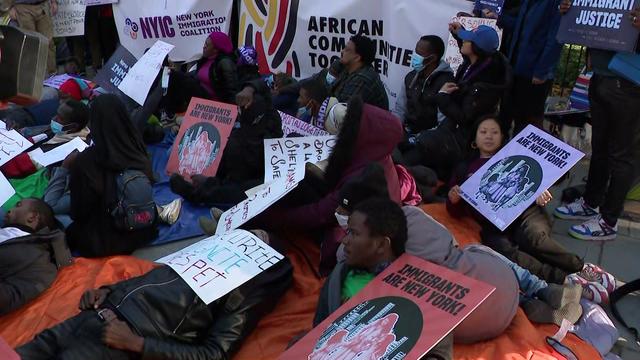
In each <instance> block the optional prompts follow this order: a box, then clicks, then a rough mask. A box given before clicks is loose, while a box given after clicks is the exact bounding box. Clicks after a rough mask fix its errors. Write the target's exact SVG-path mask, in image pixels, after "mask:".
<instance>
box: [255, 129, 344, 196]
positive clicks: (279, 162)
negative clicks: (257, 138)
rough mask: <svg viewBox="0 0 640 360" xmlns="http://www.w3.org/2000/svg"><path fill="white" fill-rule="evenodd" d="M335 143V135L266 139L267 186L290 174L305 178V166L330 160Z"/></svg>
mask: <svg viewBox="0 0 640 360" xmlns="http://www.w3.org/2000/svg"><path fill="white" fill-rule="evenodd" d="M335 143H336V138H335V136H333V135H329V136H307V137H297V138H284V139H265V140H264V165H265V169H264V182H265V184H266V183H269V182H271V181H273V180H275V179H279V178H281V177H283V176H285V175H290V174H295V177H296V178H298V179H302V178H304V170H305V164H306V163H308V162H310V163H317V162H319V161H322V160H326V159H328V158H329V155H330V154H331V151H333V147H334V146H335Z"/></svg>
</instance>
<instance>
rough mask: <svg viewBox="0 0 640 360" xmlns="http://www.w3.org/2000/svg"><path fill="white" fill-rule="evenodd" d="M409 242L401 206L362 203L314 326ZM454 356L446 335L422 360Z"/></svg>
mask: <svg viewBox="0 0 640 360" xmlns="http://www.w3.org/2000/svg"><path fill="white" fill-rule="evenodd" d="M406 242H407V221H406V220H405V218H404V214H403V213H402V210H401V209H400V207H399V206H398V205H397V204H396V203H394V202H393V201H391V200H389V199H371V200H367V201H364V202H362V203H361V204H359V205H358V206H357V207H356V208H355V209H354V210H353V213H352V214H351V216H350V217H349V225H348V229H347V236H345V238H344V239H343V240H342V243H343V244H344V250H345V251H344V252H345V255H346V258H345V260H344V261H342V262H339V263H338V265H336V267H335V268H334V269H333V271H332V272H331V275H329V277H328V278H327V280H326V282H325V283H324V286H323V287H322V290H321V292H320V299H319V301H318V308H317V310H316V315H315V319H314V320H313V326H317V325H318V324H320V323H321V322H322V321H323V320H324V319H326V318H327V317H328V316H329V315H330V314H331V313H332V312H334V311H335V310H337V308H338V307H339V306H340V305H342V304H343V303H344V302H346V301H347V300H349V299H351V298H352V297H353V296H356V294H357V293H358V292H359V291H360V290H362V289H363V288H364V287H365V286H366V285H367V284H368V283H369V282H370V281H371V280H373V279H374V278H375V277H376V276H377V275H378V274H380V273H381V272H382V271H384V270H385V269H386V268H387V267H388V266H389V265H390V264H391V263H392V262H393V261H394V260H395V259H396V258H397V257H399V256H400V255H402V254H403V253H404V250H405V248H404V247H405V243H406ZM452 356H453V342H452V336H451V335H449V336H447V337H446V338H445V339H444V340H442V341H441V342H440V343H439V344H438V345H436V347H435V348H433V349H432V350H431V351H429V352H428V353H427V355H425V356H424V357H422V359H423V360H436V359H438V360H447V359H451V358H452Z"/></svg>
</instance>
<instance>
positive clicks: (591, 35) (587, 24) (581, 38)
mask: <svg viewBox="0 0 640 360" xmlns="http://www.w3.org/2000/svg"><path fill="white" fill-rule="evenodd" d="M634 3H636V1H634V0H616V1H594V0H574V1H572V5H571V8H570V9H569V12H567V13H566V14H564V15H563V16H562V20H561V21H560V28H559V29H558V36H557V38H558V41H559V42H561V43H567V44H579V45H585V46H588V47H593V48H596V49H608V50H614V51H624V52H634V51H635V50H636V49H637V45H638V33H639V31H638V29H636V28H635V27H633V24H632V22H631V20H630V19H629V18H628V16H627V15H628V14H629V12H630V11H631V10H633V8H634Z"/></svg>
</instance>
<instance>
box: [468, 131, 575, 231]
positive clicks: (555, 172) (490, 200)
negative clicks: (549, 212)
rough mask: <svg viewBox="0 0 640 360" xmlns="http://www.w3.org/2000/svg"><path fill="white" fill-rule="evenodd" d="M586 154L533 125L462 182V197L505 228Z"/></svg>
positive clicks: (501, 228) (496, 224) (493, 221)
mask: <svg viewBox="0 0 640 360" xmlns="http://www.w3.org/2000/svg"><path fill="white" fill-rule="evenodd" d="M583 156H584V154H583V153H581V152H580V151H578V150H576V149H574V148H573V147H571V146H569V145H567V144H565V143H564V142H562V141H561V140H558V139H556V138H555V137H553V136H551V135H549V134H547V133H546V132H544V131H542V130H540V129H538V128H536V127H535V126H532V125H529V126H527V127H526V128H525V129H524V130H522V132H520V133H519V134H518V135H517V136H515V137H514V138H513V140H511V141H510V142H509V143H508V144H507V145H505V147H504V148H502V150H500V151H498V153H497V154H495V155H493V157H491V159H489V161H487V163H486V164H484V166H482V167H481V168H480V169H479V170H478V171H476V172H475V173H474V174H473V175H472V176H471V177H470V178H469V179H467V181H465V182H464V184H462V186H461V187H460V189H461V196H462V198H463V199H464V200H466V201H467V202H468V203H469V204H471V206H473V207H474V208H475V209H476V210H478V212H480V213H481V214H482V215H484V216H485V217H486V218H487V219H489V220H490V221H491V222H492V223H493V224H494V225H495V226H497V227H498V229H500V230H504V229H506V228H507V227H508V226H509V225H510V224H511V223H512V222H513V221H514V220H515V219H516V218H517V217H518V216H520V214H522V213H523V212H524V211H525V210H526V209H527V208H528V207H529V205H531V204H532V203H533V202H534V201H535V200H536V198H537V197H538V196H540V194H542V192H544V191H545V190H547V189H549V188H550V187H551V185H553V183H554V182H556V180H558V179H559V178H560V177H561V176H562V175H564V173H566V172H567V171H569V170H571V168H572V167H573V165H575V164H576V163H577V162H578V161H579V160H580V159H581V158H582V157H583Z"/></svg>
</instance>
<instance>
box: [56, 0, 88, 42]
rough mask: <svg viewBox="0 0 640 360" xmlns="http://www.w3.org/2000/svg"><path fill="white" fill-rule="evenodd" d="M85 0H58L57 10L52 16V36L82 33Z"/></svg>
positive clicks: (78, 34)
mask: <svg viewBox="0 0 640 360" xmlns="http://www.w3.org/2000/svg"><path fill="white" fill-rule="evenodd" d="M85 9H86V5H85V0H58V12H57V13H56V15H55V16H53V17H52V20H53V37H65V36H80V35H84V12H85Z"/></svg>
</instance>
